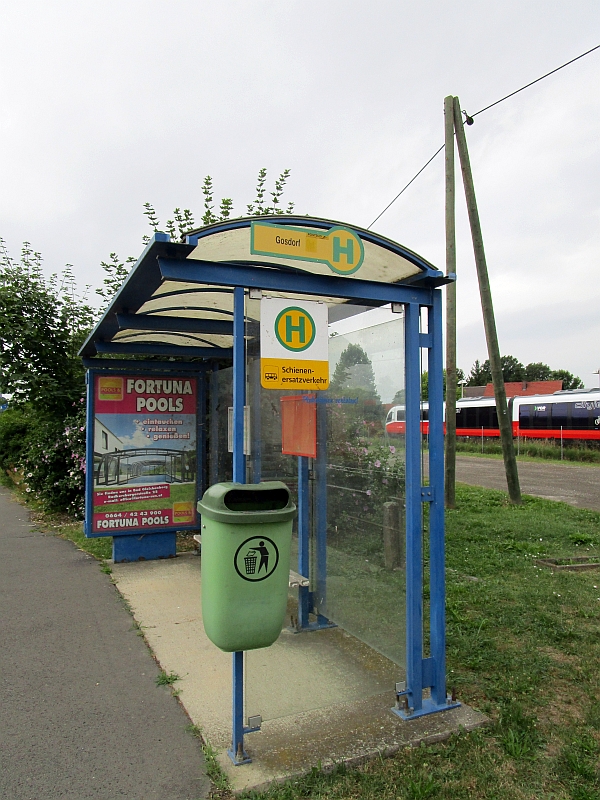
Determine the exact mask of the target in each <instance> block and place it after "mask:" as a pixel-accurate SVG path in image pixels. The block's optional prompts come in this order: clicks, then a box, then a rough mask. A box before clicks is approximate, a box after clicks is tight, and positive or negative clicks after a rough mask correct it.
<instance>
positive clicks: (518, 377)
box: [467, 356, 583, 389]
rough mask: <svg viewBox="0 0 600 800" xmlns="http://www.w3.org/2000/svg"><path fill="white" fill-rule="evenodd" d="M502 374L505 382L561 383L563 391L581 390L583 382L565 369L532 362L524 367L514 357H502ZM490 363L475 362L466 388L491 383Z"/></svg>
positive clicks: (540, 362)
mask: <svg viewBox="0 0 600 800" xmlns="http://www.w3.org/2000/svg"><path fill="white" fill-rule="evenodd" d="M501 362H502V374H503V376H504V380H505V382H507V383H508V382H510V381H562V382H563V387H562V388H563V389H582V388H583V381H582V380H581V378H578V377H577V376H576V375H573V373H572V372H569V371H568V370H566V369H554V370H553V369H551V368H550V367H549V366H548V364H544V363H543V362H542V361H534V362H532V363H531V364H527V366H526V367H524V366H523V364H521V362H520V361H518V360H517V359H516V358H515V357H514V356H502V359H501ZM491 381H492V374H491V372H490V362H489V361H484V362H483V364H480V363H479V361H476V362H475V363H474V364H473V366H472V368H471V372H470V374H469V380H468V381H467V386H484V385H485V384H487V383H491Z"/></svg>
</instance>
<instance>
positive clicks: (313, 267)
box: [188, 217, 435, 283]
mask: <svg viewBox="0 0 600 800" xmlns="http://www.w3.org/2000/svg"><path fill="white" fill-rule="evenodd" d="M252 222H255V223H258V224H260V223H267V224H273V225H278V226H282V227H286V226H287V227H288V228H289V229H290V230H291V231H293V230H302V229H305V230H315V231H316V232H319V233H321V234H323V233H326V232H327V230H328V229H334V228H336V227H338V228H339V227H342V228H344V229H346V230H350V231H352V232H353V233H354V234H355V236H357V237H358V238H359V239H360V241H361V242H362V246H363V248H364V258H363V262H362V265H361V266H360V268H359V269H357V271H356V272H354V273H348V274H347V277H351V278H359V279H361V280H370V281H378V282H383V283H397V282H398V281H402V280H406V279H407V278H410V277H412V276H414V275H419V274H420V273H422V272H423V271H424V269H426V268H429V269H435V268H434V267H432V265H430V264H429V263H428V262H425V261H424V260H423V259H421V258H420V256H417V255H416V254H414V253H412V252H411V251H409V250H407V249H406V248H402V247H401V246H399V245H397V244H396V243H395V242H391V241H388V240H386V239H384V238H383V237H381V236H375V235H374V234H371V233H370V232H369V231H365V230H362V229H360V228H354V227H349V226H347V225H343V224H342V223H337V222H333V221H329V220H315V219H310V218H308V219H305V218H302V217H300V218H298V217H292V218H288V219H286V218H282V217H275V218H273V217H260V218H258V219H257V218H256V217H254V218H252V219H246V220H236V221H235V222H233V223H232V227H229V228H228V229H226V230H222V227H223V226H222V225H221V226H218V225H215V226H208V227H207V228H203V229H201V230H200V231H198V232H197V233H198V236H199V240H198V245H197V246H196V248H195V249H194V250H193V251H192V252H191V253H190V255H189V256H188V258H190V259H199V260H205V261H213V262H215V261H216V262H219V261H227V262H229V263H243V264H254V265H258V266H260V265H265V266H279V267H285V268H287V269H291V270H294V271H296V272H297V271H300V272H309V273H311V274H315V275H331V274H332V272H333V270H332V268H331V267H330V266H329V264H327V263H323V262H320V261H317V260H314V261H313V260H303V259H301V258H300V257H296V258H286V257H285V255H264V254H257V253H256V252H254V253H253V252H252V232H251V231H252V229H251V224H252ZM234 225H235V227H233V226H234ZM219 228H221V230H219ZM291 235H293V234H291ZM403 253H405V254H406V255H403ZM419 262H422V264H423V266H419Z"/></svg>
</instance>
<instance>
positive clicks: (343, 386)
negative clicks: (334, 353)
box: [331, 343, 381, 402]
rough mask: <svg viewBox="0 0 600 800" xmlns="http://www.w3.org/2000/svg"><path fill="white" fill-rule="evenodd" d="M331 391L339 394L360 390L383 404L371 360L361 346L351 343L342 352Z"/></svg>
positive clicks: (332, 380)
mask: <svg viewBox="0 0 600 800" xmlns="http://www.w3.org/2000/svg"><path fill="white" fill-rule="evenodd" d="M331 389H332V390H333V391H337V392H344V391H349V390H353V391H354V390H357V389H358V390H360V391H361V392H364V393H365V396H368V397H371V398H372V399H374V400H375V399H376V400H377V402H381V400H380V397H379V394H378V392H377V387H376V386H375V374H374V372H373V365H372V364H371V359H370V358H369V356H368V355H367V353H366V352H365V350H363V348H362V347H361V346H360V345H358V344H352V343H350V344H349V345H348V347H346V349H345V350H344V351H343V352H342V354H341V356H340V360H339V361H338V363H337V364H336V367H335V371H334V373H333V378H332V379H331Z"/></svg>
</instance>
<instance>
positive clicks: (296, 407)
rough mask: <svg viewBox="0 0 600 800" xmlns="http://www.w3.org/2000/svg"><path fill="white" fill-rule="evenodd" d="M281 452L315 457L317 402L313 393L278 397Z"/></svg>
mask: <svg viewBox="0 0 600 800" xmlns="http://www.w3.org/2000/svg"><path fill="white" fill-rule="evenodd" d="M280 403H281V452H282V453H284V454H285V455H289V456H308V457H309V458H316V457H317V403H316V397H315V395H314V394H312V393H310V394H298V395H297V394H293V395H286V396H284V397H281V398H280Z"/></svg>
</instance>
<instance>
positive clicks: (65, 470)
mask: <svg viewBox="0 0 600 800" xmlns="http://www.w3.org/2000/svg"><path fill="white" fill-rule="evenodd" d="M83 403H84V401H83V398H82V400H81V402H80V404H79V408H77V407H75V408H74V409H73V413H72V414H71V415H69V416H68V417H66V418H65V419H64V420H58V419H56V418H49V419H46V420H40V421H39V422H37V423H36V424H32V425H31V426H30V428H29V431H28V434H27V439H26V441H25V444H24V447H23V450H22V453H21V458H20V460H19V463H18V466H19V467H20V469H21V470H22V473H23V479H24V488H25V491H26V493H28V494H31V495H32V497H35V498H36V499H37V500H39V501H41V502H42V503H43V505H44V507H45V508H47V509H48V510H49V511H66V512H67V513H68V514H71V515H72V516H74V517H75V518H77V519H80V518H82V517H83V513H84V497H85V406H84V405H83ZM74 405H75V404H74Z"/></svg>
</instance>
